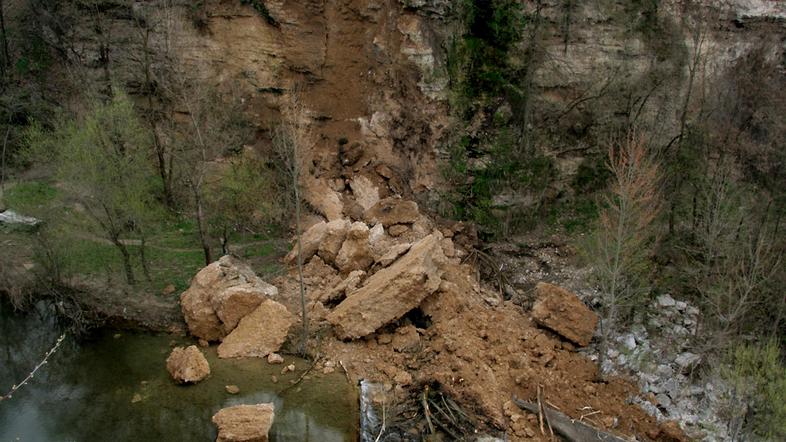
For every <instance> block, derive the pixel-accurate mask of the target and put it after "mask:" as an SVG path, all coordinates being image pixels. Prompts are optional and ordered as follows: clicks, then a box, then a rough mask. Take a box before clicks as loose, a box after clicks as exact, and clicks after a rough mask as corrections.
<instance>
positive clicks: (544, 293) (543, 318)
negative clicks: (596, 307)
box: [532, 282, 598, 346]
mask: <svg viewBox="0 0 786 442" xmlns="http://www.w3.org/2000/svg"><path fill="white" fill-rule="evenodd" d="M535 296H536V297H537V301H535V305H533V306H532V319H534V320H535V322H536V323H538V325H540V326H542V327H546V328H548V329H550V330H552V331H553V332H555V333H557V334H558V335H560V336H562V337H563V338H565V339H567V340H569V341H571V342H573V343H575V344H578V345H580V346H586V345H587V344H589V342H590V340H592V335H593V333H594V332H595V326H596V325H597V323H598V315H596V314H595V312H593V311H592V310H590V309H589V308H587V306H585V305H584V303H582V302H581V300H580V299H579V298H578V297H577V296H576V295H575V294H573V293H571V292H569V291H567V290H565V289H563V288H562V287H558V286H556V285H553V284H548V283H545V282H541V283H538V285H537V286H536V287H535Z"/></svg>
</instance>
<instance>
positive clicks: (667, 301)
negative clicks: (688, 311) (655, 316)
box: [658, 294, 677, 307]
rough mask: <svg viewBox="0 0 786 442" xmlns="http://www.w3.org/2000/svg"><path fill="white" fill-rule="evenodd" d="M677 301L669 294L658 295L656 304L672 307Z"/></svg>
mask: <svg viewBox="0 0 786 442" xmlns="http://www.w3.org/2000/svg"><path fill="white" fill-rule="evenodd" d="M676 303H677V301H675V300H674V298H672V297H671V295H668V294H666V295H660V296H658V305H659V306H661V307H674V305H675V304H676Z"/></svg>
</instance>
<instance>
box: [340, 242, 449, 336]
mask: <svg viewBox="0 0 786 442" xmlns="http://www.w3.org/2000/svg"><path fill="white" fill-rule="evenodd" d="M441 241H442V235H441V234H440V233H439V232H434V233H432V234H431V235H429V236H427V237H425V238H423V239H422V240H420V241H418V242H417V243H415V244H413V245H412V247H411V249H410V250H409V252H408V253H407V254H406V255H404V256H403V257H402V258H400V259H399V260H398V261H396V262H395V263H394V264H393V265H391V266H390V267H387V268H384V269H382V270H380V271H378V272H377V273H375V274H374V275H373V276H371V277H370V278H368V280H366V283H365V285H363V287H361V288H359V289H358V290H357V291H355V292H353V293H352V294H351V295H349V296H348V297H347V299H345V300H344V301H343V302H341V304H339V305H338V306H337V307H336V308H335V310H333V311H332V312H331V313H330V314H329V315H328V316H327V319H328V321H330V323H331V324H333V326H334V329H335V332H336V335H337V336H338V337H339V338H341V339H357V338H361V337H363V336H366V335H369V334H371V333H374V332H375V331H376V330H377V329H379V328H380V327H382V326H384V325H385V324H389V323H391V322H393V321H395V320H397V319H399V318H401V317H402V316H403V315H404V314H406V313H407V312H408V311H410V310H412V309H413V308H415V307H417V306H418V305H420V303H421V302H423V300H424V299H425V298H426V297H428V296H429V295H431V294H432V293H434V292H436V291H437V290H438V289H439V285H440V283H441V282H442V274H443V270H442V266H443V264H444V263H445V262H446V258H445V255H444V254H443V253H442V247H441V246H440V242H441Z"/></svg>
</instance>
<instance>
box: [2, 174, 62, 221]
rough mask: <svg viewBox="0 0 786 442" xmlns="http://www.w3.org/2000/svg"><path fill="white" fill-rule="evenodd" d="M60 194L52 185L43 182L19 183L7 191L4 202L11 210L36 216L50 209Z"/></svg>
mask: <svg viewBox="0 0 786 442" xmlns="http://www.w3.org/2000/svg"><path fill="white" fill-rule="evenodd" d="M58 194H59V192H58V190H57V189H55V188H54V187H52V186H51V185H50V184H48V183H45V182H41V181H30V182H22V183H18V184H16V185H14V186H12V187H9V188H8V190H6V191H5V195H4V201H5V203H6V204H7V205H8V207H10V208H11V209H14V210H16V211H18V212H21V213H27V214H31V215H35V214H37V213H39V212H40V211H41V210H42V209H44V208H46V207H48V206H49V205H50V204H51V203H52V202H53V201H54V200H55V198H57V196H58Z"/></svg>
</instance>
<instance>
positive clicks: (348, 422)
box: [0, 305, 358, 442]
mask: <svg viewBox="0 0 786 442" xmlns="http://www.w3.org/2000/svg"><path fill="white" fill-rule="evenodd" d="M0 331H1V332H2V335H1V336H0V360H2V362H3V363H2V364H0V391H3V392H5V391H7V390H8V389H9V388H10V387H11V385H12V384H13V383H14V382H16V381H18V380H20V379H22V378H24V376H26V375H27V371H26V370H30V369H31V368H32V367H33V366H34V365H35V364H36V363H37V362H38V361H39V360H40V358H41V357H42V355H43V354H44V353H45V352H46V351H47V350H48V349H49V348H50V346H51V345H52V343H54V341H55V340H56V339H57V336H58V335H59V333H60V330H59V328H58V326H57V324H56V323H55V321H54V320H53V319H52V315H51V314H50V313H49V310H48V309H47V306H46V305H39V306H38V307H37V308H36V311H35V312H33V313H32V314H26V315H23V316H19V315H12V314H10V312H9V309H8V306H5V305H3V306H0ZM185 343H189V344H190V342H189V341H186V340H184V339H183V338H178V337H172V336H169V335H158V336H154V335H144V334H126V333H117V332H111V331H106V332H102V333H99V334H97V335H96V336H95V337H94V338H93V339H91V340H90V341H89V342H83V343H77V342H75V341H74V340H73V339H67V340H66V342H64V343H63V345H62V347H61V349H60V351H58V352H57V353H56V354H54V355H53V356H52V357H51V358H50V362H49V364H48V365H47V366H46V367H44V368H42V370H41V371H40V372H39V373H40V375H37V376H36V377H35V378H34V379H33V380H32V381H31V383H30V384H28V385H26V386H25V387H23V388H22V389H21V390H20V391H19V392H18V393H17V394H16V395H15V396H14V398H13V399H11V400H9V401H4V402H0V440H3V441H5V440H11V441H13V440H17V438H19V439H18V440H20V441H64V440H65V441H68V440H74V441H106V440H112V441H113V442H120V441H140V440H150V441H192V440H214V439H215V436H216V433H215V431H216V430H215V428H214V426H213V424H212V423H211V421H210V418H211V417H212V416H213V414H215V412H217V411H218V410H219V409H221V408H223V407H227V406H231V405H238V404H254V403H261V402H273V403H274V404H275V407H276V418H275V421H274V424H273V428H272V429H271V432H270V435H271V440H273V441H320V442H322V441H325V442H332V441H351V440H355V439H356V438H357V422H358V411H357V396H356V393H355V391H354V388H352V386H350V385H348V384H347V382H346V379H345V378H344V376H342V375H340V374H335V375H329V376H321V375H313V376H312V378H311V379H309V380H306V381H304V382H303V383H301V384H300V385H298V386H297V387H296V388H293V389H291V390H289V391H288V392H287V393H286V394H285V395H283V396H280V395H279V394H278V392H280V391H282V390H283V389H284V388H285V387H286V386H287V385H289V382H290V381H291V380H294V379H296V378H297V377H298V373H297V372H296V373H289V374H286V375H282V374H281V373H280V370H281V367H282V366H281V365H276V366H270V365H268V364H267V363H266V362H263V361H261V360H238V361H227V360H219V359H218V358H217V357H216V354H215V349H214V348H213V349H209V350H207V351H206V356H207V358H208V361H209V362H210V366H211V370H212V374H211V376H210V377H209V378H208V379H206V380H205V381H203V382H201V383H199V384H197V385H194V386H188V387H183V386H177V385H175V384H174V383H173V382H172V381H171V380H170V379H169V375H168V373H167V372H166V369H165V364H164V361H165V359H166V357H167V355H168V353H169V351H170V349H171V347H172V346H173V345H182V344H185ZM290 362H295V364H296V366H297V367H298V372H299V371H300V370H301V369H303V368H305V365H306V362H305V361H298V360H293V359H292V358H287V360H286V363H287V364H289V363H290ZM274 375H275V376H276V377H277V378H278V379H279V382H278V383H275V384H274V383H273V382H272V381H271V376H274ZM229 384H234V385H237V386H238V387H240V390H241V393H240V394H238V395H234V396H233V395H230V394H228V393H227V392H226V391H225V386H226V385H229Z"/></svg>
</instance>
